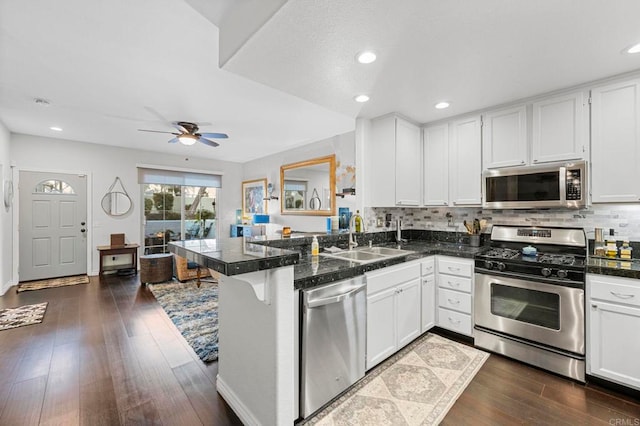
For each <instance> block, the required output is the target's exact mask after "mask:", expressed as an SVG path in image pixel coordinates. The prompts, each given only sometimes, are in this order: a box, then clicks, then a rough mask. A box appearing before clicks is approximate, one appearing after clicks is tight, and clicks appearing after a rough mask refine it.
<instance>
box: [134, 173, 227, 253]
mask: <svg viewBox="0 0 640 426" xmlns="http://www.w3.org/2000/svg"><path fill="white" fill-rule="evenodd" d="M147 170H151V171H152V173H147V172H146V171H147ZM162 172H163V171H162V170H156V169H142V168H139V169H138V176H139V179H138V181H139V182H140V183H141V184H142V185H143V187H142V193H143V197H144V223H143V232H144V253H145V254H153V253H168V252H169V250H168V247H167V244H168V243H169V242H170V241H178V240H193V239H204V238H216V237H217V235H218V232H219V230H218V221H217V220H216V219H217V214H216V199H217V195H218V187H219V185H220V183H221V179H220V176H218V175H206V174H196V173H187V172H173V171H167V174H163V173H162ZM176 175H178V176H176ZM208 176H211V178H208ZM147 180H151V181H154V180H155V181H161V182H159V183H153V182H145V181H147ZM172 182H176V183H179V184H171V183H172ZM198 184H201V185H198ZM207 184H209V185H207Z"/></svg>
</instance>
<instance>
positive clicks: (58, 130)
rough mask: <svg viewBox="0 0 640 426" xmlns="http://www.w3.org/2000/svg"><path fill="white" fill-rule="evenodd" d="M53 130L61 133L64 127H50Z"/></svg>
mask: <svg viewBox="0 0 640 426" xmlns="http://www.w3.org/2000/svg"><path fill="white" fill-rule="evenodd" d="M49 128H50V129H51V130H54V131H56V132H61V131H62V127H58V126H51V127H49Z"/></svg>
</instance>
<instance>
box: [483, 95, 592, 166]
mask: <svg viewBox="0 0 640 426" xmlns="http://www.w3.org/2000/svg"><path fill="white" fill-rule="evenodd" d="M585 99H586V96H585V92H583V91H577V92H572V93H568V94H562V95H555V96H550V97H547V98H543V99H541V100H538V101H536V102H533V103H531V104H521V105H518V106H515V107H511V108H506V109H500V110H496V111H490V112H487V113H485V114H483V128H482V146H483V149H482V155H483V160H482V161H483V168H484V169H495V168H499V167H512V166H526V165H532V164H540V163H550V162H555V161H571V160H581V159H585V158H587V157H588V153H587V147H588V125H587V123H588V117H587V115H586V114H587V112H588V108H587V104H586V102H585ZM528 110H529V111H528ZM529 159H530V160H529Z"/></svg>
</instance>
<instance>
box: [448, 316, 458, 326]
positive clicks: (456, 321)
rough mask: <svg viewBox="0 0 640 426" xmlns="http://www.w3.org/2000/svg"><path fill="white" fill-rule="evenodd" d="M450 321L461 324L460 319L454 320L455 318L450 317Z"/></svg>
mask: <svg viewBox="0 0 640 426" xmlns="http://www.w3.org/2000/svg"><path fill="white" fill-rule="evenodd" d="M449 322H450V323H451V324H460V320H454V319H453V318H451V317H449Z"/></svg>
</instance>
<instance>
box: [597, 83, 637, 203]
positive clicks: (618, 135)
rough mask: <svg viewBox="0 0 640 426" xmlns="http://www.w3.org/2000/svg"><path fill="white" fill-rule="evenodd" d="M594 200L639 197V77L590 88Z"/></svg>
mask: <svg viewBox="0 0 640 426" xmlns="http://www.w3.org/2000/svg"><path fill="white" fill-rule="evenodd" d="M591 98H592V100H591V176H592V181H591V189H592V201H593V202H594V203H616V202H637V201H638V200H640V168H639V167H638V164H640V79H634V80H630V81H626V82H618V83H614V84H609V85H606V86H600V87H596V88H594V89H593V90H592V91H591Z"/></svg>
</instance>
